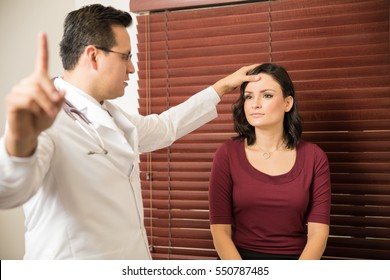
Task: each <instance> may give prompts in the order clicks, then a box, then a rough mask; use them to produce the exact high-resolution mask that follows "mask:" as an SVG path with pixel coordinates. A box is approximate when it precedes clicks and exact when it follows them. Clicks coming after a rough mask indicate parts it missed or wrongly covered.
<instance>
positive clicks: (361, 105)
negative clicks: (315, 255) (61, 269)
mask: <svg viewBox="0 0 390 280" xmlns="http://www.w3.org/2000/svg"><path fill="white" fill-rule="evenodd" d="M236 2H237V1H236ZM245 2H247V1H245ZM144 8H145V7H144ZM176 8H177V7H176ZM176 8H175V11H169V10H164V11H162V12H156V13H148V14H139V15H138V16H137V21H138V50H139V53H138V60H139V62H138V68H139V73H138V75H139V95H140V107H141V109H140V113H142V114H150V113H160V112H162V111H164V110H166V109H168V108H170V107H171V106H174V105H176V104H178V103H180V102H182V101H184V100H185V99H187V98H188V97H189V96H191V95H192V94H194V93H196V92H197V91H199V90H202V89H204V88H205V87H207V86H209V85H212V84H213V83H214V82H215V81H217V80H218V79H220V78H222V77H224V76H225V75H227V74H229V73H231V72H233V71H235V70H236V69H238V68H239V67H241V66H243V65H248V64H253V63H259V64H260V63H263V62H269V61H271V62H274V63H278V64H281V65H283V66H284V67H285V68H286V69H287V70H288V72H289V73H290V75H291V78H292V80H293V81H294V84H295V87H296V93H297V98H298V104H299V107H300V108H299V109H300V113H301V115H302V117H303V119H304V133H303V138H304V139H305V140H307V141H311V142H314V143H316V144H318V145H319V146H320V147H321V148H322V149H323V150H324V151H325V152H326V153H327V155H328V158H329V162H330V170H331V179H332V209H331V229H330V237H329V240H328V246H327V249H326V251H325V254H324V258H325V259H389V258H390V112H389V109H388V108H389V105H390V55H389V50H390V44H389V41H390V37H389V25H390V24H389V2H388V1H386V0H371V1H362V0H351V1H325V0H290V1H288V0H286V1H267V2H258V1H256V3H245V4H235V5H228V6H222V7H212V8H207V9H192V10H191V9H188V7H186V10H183V11H180V10H176ZM150 10H152V9H150ZM237 95H238V90H236V91H235V92H234V93H231V94H227V95H225V96H224V97H223V100H222V101H221V103H220V104H219V105H218V112H219V116H218V118H217V119H215V120H213V121H212V122H210V123H208V124H206V125H204V126H203V127H201V128H199V129H198V130H196V131H194V132H193V133H191V134H189V135H187V136H185V137H183V138H182V139H180V140H178V141H177V142H175V143H174V144H173V145H172V146H171V147H169V148H167V149H162V150H159V151H156V152H153V153H148V154H143V155H141V180H142V192H143V197H144V207H145V224H146V228H147V233H148V237H149V242H150V244H151V248H152V255H153V257H154V258H155V259H209V258H216V256H217V255H216V253H215V250H214V246H213V243H212V238H211V234H210V230H209V220H208V197H207V191H208V180H209V175H210V169H211V164H212V158H213V155H214V152H215V150H216V149H217V147H218V146H219V145H220V144H221V143H223V142H224V141H226V140H227V139H229V138H230V137H232V136H234V135H235V134H234V132H233V124H232V116H231V115H232V114H231V104H232V103H233V102H234V101H235V99H236V98H237Z"/></svg>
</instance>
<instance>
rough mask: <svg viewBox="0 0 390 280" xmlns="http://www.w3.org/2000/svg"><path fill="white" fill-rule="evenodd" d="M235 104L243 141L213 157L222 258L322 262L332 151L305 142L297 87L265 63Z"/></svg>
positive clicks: (216, 236) (212, 190) (214, 215)
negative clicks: (297, 98)
mask: <svg viewBox="0 0 390 280" xmlns="http://www.w3.org/2000/svg"><path fill="white" fill-rule="evenodd" d="M252 74H260V77H261V79H260V80H259V81H256V82H249V83H248V82H245V83H243V84H242V85H241V89H240V96H239V98H238V100H237V101H236V102H235V103H234V104H233V119H234V129H235V131H236V132H237V134H238V135H237V136H236V137H234V138H233V139H230V140H228V141H227V142H225V143H224V144H222V145H221V146H220V147H219V148H218V150H217V152H216V154H215V157H214V161H213V167H212V172H211V178H210V186H209V206H210V223H211V232H212V236H213V241H214V244H215V248H216V250H217V252H218V255H219V257H220V258H221V259H223V260H224V259H267V260H272V259H320V258H321V256H322V254H323V252H324V250H325V247H326V242H327V238H328V235H329V221H330V196H331V183H330V172H329V163H328V159H327V156H326V155H325V153H324V152H323V151H322V150H321V149H320V148H319V147H318V146H317V145H315V144H312V143H309V142H306V141H304V140H301V134H302V120H301V118H300V116H299V114H298V109H297V108H298V107H297V100H296V98H295V92H294V87H293V83H292V81H291V79H290V77H289V75H288V73H287V72H286V70H285V69H284V68H283V67H281V66H279V65H275V64H271V63H266V64H262V65H259V66H258V67H256V68H254V69H253V70H251V71H250V72H248V75H252Z"/></svg>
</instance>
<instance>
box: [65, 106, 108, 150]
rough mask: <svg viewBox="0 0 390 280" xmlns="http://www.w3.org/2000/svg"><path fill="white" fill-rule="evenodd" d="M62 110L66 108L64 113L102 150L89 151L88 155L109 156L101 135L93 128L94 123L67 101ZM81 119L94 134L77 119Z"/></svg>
mask: <svg viewBox="0 0 390 280" xmlns="http://www.w3.org/2000/svg"><path fill="white" fill-rule="evenodd" d="M62 108H64V111H65V113H66V114H68V116H69V117H71V118H72V119H73V120H74V121H75V122H76V123H77V125H78V126H79V127H80V128H81V129H82V130H83V131H84V132H85V133H86V134H87V135H88V136H89V137H90V138H91V139H92V140H93V141H95V142H96V144H97V145H98V146H99V148H100V150H99V151H89V152H88V153H87V154H88V155H94V154H103V155H106V154H108V150H107V149H106V146H105V145H104V142H103V140H102V137H100V135H99V133H98V132H97V130H96V129H95V127H94V126H93V124H92V122H91V121H90V120H89V119H88V118H87V117H86V116H85V115H84V114H83V113H82V112H80V111H79V110H77V108H76V107H75V106H74V105H73V104H72V103H70V102H69V101H68V100H66V99H65V101H64V103H63V105H62ZM76 116H77V117H79V118H80V119H81V120H82V121H83V122H85V123H86V124H88V127H90V128H91V129H92V132H93V134H92V133H91V132H90V131H88V129H87V128H86V127H85V125H82V124H81V122H80V121H79V119H78V118H77V117H76Z"/></svg>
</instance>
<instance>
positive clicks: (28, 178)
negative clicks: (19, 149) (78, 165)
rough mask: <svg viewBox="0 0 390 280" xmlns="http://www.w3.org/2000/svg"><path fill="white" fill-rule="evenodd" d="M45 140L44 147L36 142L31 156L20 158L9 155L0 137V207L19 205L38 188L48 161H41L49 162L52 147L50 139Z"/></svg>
mask: <svg viewBox="0 0 390 280" xmlns="http://www.w3.org/2000/svg"><path fill="white" fill-rule="evenodd" d="M42 137H43V136H40V138H42ZM46 137H47V136H46ZM38 142H41V141H38ZM47 142H48V144H49V145H46V149H44V148H43V147H42V145H41V144H38V147H37V149H36V151H35V153H34V154H33V155H32V156H30V157H25V158H20V157H13V156H10V155H9V154H8V152H7V150H6V148H5V141H4V136H3V137H1V138H0V208H2V209H6V208H13V207H17V206H20V205H22V204H23V203H25V202H26V201H27V200H28V199H29V198H31V197H32V196H33V195H34V194H35V192H36V191H37V190H38V188H39V186H40V185H41V183H42V180H43V178H44V175H45V173H46V171H47V169H48V168H49V163H46V164H43V163H44V162H50V156H51V154H52V152H50V150H51V151H52V149H53V146H52V145H50V141H47Z"/></svg>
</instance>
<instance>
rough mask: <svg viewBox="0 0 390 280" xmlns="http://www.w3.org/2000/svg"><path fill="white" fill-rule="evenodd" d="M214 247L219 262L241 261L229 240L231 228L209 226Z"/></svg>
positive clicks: (230, 239) (226, 226) (218, 225)
mask: <svg viewBox="0 0 390 280" xmlns="http://www.w3.org/2000/svg"><path fill="white" fill-rule="evenodd" d="M210 228H211V234H212V236H213V241H214V246H215V249H217V253H218V256H219V257H220V259H221V260H241V256H240V254H239V253H238V251H237V248H236V246H235V245H234V243H233V240H232V238H231V236H232V226H231V225H222V224H214V225H211V226H210Z"/></svg>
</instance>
